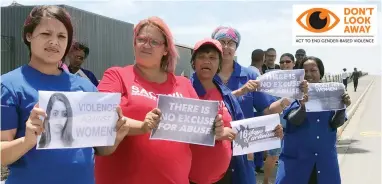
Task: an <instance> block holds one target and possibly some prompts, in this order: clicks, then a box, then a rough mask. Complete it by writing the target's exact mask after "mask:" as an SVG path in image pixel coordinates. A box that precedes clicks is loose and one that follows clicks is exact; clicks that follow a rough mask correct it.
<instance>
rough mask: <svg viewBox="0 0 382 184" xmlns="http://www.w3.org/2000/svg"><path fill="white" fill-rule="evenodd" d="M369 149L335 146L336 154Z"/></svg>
mask: <svg viewBox="0 0 382 184" xmlns="http://www.w3.org/2000/svg"><path fill="white" fill-rule="evenodd" d="M368 152H370V151H369V150H365V149H361V148H352V147H337V153H338V154H357V153H368Z"/></svg>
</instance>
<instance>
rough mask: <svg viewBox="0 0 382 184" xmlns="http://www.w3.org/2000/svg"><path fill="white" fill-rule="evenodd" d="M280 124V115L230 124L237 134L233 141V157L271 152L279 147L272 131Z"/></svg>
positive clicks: (279, 141) (279, 142)
mask: <svg viewBox="0 0 382 184" xmlns="http://www.w3.org/2000/svg"><path fill="white" fill-rule="evenodd" d="M278 124H280V115H279V114H271V115H266V116H259V117H254V118H248V119H242V120H238V121H233V122H231V126H232V129H233V130H234V131H236V132H237V135H236V138H235V140H234V141H233V156H237V155H245V154H248V153H256V152H261V151H265V150H272V149H275V148H280V147H281V140H280V138H278V137H276V136H275V134H274V132H273V130H274V129H275V127H276V126H277V125H278Z"/></svg>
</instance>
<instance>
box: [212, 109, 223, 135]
mask: <svg viewBox="0 0 382 184" xmlns="http://www.w3.org/2000/svg"><path fill="white" fill-rule="evenodd" d="M214 132H215V136H216V139H217V140H221V139H222V138H223V135H224V123H223V118H222V115H221V114H218V115H217V116H216V118H215V124H214Z"/></svg>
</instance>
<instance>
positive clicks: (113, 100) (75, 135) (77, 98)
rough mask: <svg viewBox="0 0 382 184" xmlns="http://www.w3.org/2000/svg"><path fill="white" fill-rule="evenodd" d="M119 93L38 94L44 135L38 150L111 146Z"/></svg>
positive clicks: (46, 92) (119, 97)
mask: <svg viewBox="0 0 382 184" xmlns="http://www.w3.org/2000/svg"><path fill="white" fill-rule="evenodd" d="M120 99H121V94H120V93H91V92H58V91H39V101H38V103H39V107H40V108H41V109H44V110H45V112H46V114H47V117H46V118H43V126H44V131H43V133H42V134H41V135H40V136H38V137H37V149H62V148H80V147H95V146H111V145H114V142H115V138H116V132H115V126H116V123H117V120H118V114H117V112H116V108H117V107H118V105H119V103H120Z"/></svg>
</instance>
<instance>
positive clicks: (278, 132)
mask: <svg viewBox="0 0 382 184" xmlns="http://www.w3.org/2000/svg"><path fill="white" fill-rule="evenodd" d="M273 131H274V132H275V136H276V137H278V138H280V139H282V138H283V136H284V132H283V126H281V124H278V125H277V126H276V127H275V129H274V130H273Z"/></svg>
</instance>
